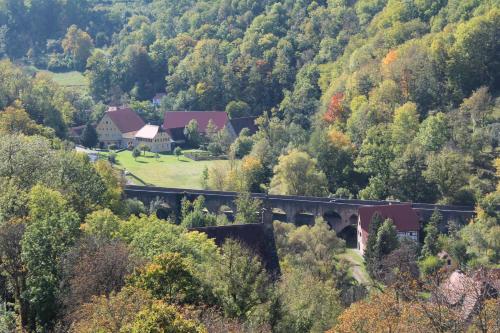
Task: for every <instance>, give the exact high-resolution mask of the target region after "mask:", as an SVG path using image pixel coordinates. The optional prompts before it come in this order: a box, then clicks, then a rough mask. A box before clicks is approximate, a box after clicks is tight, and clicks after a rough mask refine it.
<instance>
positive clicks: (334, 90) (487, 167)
mask: <svg viewBox="0 0 500 333" xmlns="http://www.w3.org/2000/svg"><path fill="white" fill-rule="evenodd" d="M0 8H2V10H1V11H0V24H1V25H2V27H3V28H2V41H3V43H2V45H3V47H2V51H3V54H4V55H5V56H8V57H10V58H11V59H12V60H14V61H16V62H19V61H22V62H24V63H29V64H33V65H36V66H39V67H41V68H45V67H47V68H49V69H53V70H61V69H80V70H85V71H86V75H87V77H88V78H89V81H90V95H91V97H92V99H93V100H92V101H89V100H88V98H87V97H85V95H83V96H82V95H81V93H80V92H79V93H78V94H77V93H73V96H70V98H69V101H64V102H65V103H66V104H65V105H64V106H63V107H61V106H59V105H53V106H52V108H51V109H53V110H54V111H55V112H54V114H52V115H50V118H52V119H51V120H47V119H46V118H48V117H42V116H40V114H43V112H41V111H40V110H39V109H42V108H43V107H42V106H36V107H35V108H34V109H37V110H32V108H31V107H30V105H29V103H27V102H25V101H24V100H23V98H24V95H26V93H24V94H20V93H19V91H20V90H21V88H20V87H19V85H21V84H19V83H18V82H17V80H16V79H12V80H9V81H14V82H12V84H11V85H10V87H9V88H10V90H9V89H8V88H7V86H5V85H4V87H3V90H7V91H4V93H3V94H2V95H3V96H4V99H5V100H6V101H5V102H4V103H3V105H4V106H7V105H9V104H11V103H12V102H13V101H14V100H15V99H20V100H21V101H23V103H22V104H23V106H24V108H25V109H27V111H28V112H29V113H30V115H31V117H32V118H33V119H34V120H35V121H37V122H39V123H40V122H43V123H45V124H46V125H48V126H50V127H53V128H54V129H55V130H56V133H57V134H58V135H59V136H64V125H73V124H81V123H82V122H84V121H86V120H88V118H89V114H88V113H85V110H87V109H92V108H93V107H92V105H89V103H92V104H94V103H96V104H97V103H119V102H123V103H129V104H131V105H133V106H135V108H136V109H140V111H141V112H143V113H144V114H145V116H146V118H148V119H150V120H158V119H161V117H162V116H161V112H160V113H158V111H156V113H155V111H154V110H149V108H148V106H147V105H145V104H144V103H141V101H144V100H147V99H150V98H151V97H152V96H153V95H155V94H156V93H158V92H166V93H167V96H166V98H164V99H163V102H162V108H161V110H226V111H227V112H228V113H229V114H230V115H231V116H233V117H238V116H244V115H253V116H264V117H263V118H262V119H261V120H260V124H261V131H260V132H259V133H258V134H257V135H256V136H255V137H254V138H253V140H252V144H253V150H252V153H251V155H252V156H254V157H256V158H257V159H258V160H259V162H260V163H261V164H262V165H263V167H264V170H263V172H264V173H265V176H263V178H262V179H260V180H258V181H259V183H260V182H261V183H263V184H264V185H265V184H269V182H270V180H271V178H272V176H273V172H272V171H273V168H274V167H275V166H276V164H277V163H278V157H279V156H280V155H282V154H287V153H288V152H290V151H291V150H293V149H297V150H300V151H304V152H306V153H307V154H308V156H306V158H309V156H310V157H314V158H315V159H316V162H313V163H312V164H311V167H313V168H317V169H318V170H316V171H318V172H320V173H324V175H325V176H326V180H327V183H326V184H325V183H324V180H323V178H324V177H323V176H322V175H318V177H316V178H318V181H319V182H320V184H319V186H318V188H319V190H318V191H317V192H318V193H319V194H321V193H326V191H324V190H321V188H325V189H326V190H328V192H330V193H334V194H335V193H337V194H339V195H344V196H346V195H347V196H359V197H362V198H379V199H380V198H395V199H400V200H413V201H424V202H436V201H439V202H447V203H456V204H473V203H476V202H478V200H479V198H480V197H481V196H483V195H484V194H485V193H488V192H491V191H492V190H493V184H494V172H493V171H494V169H493V166H492V161H493V159H494V157H495V156H496V155H495V154H496V153H498V151H497V149H498V148H497V146H498V141H499V127H498V126H499V125H498V118H499V111H498V106H497V105H496V98H495V97H496V95H497V90H498V87H499V82H498V80H499V78H498V75H499V74H498V73H499V69H500V68H499V67H500V60H499V46H498V31H499V20H500V19H499V17H500V13H499V9H498V4H497V3H496V2H495V1H466V2H464V1H403V2H401V1H388V2H387V1H351V2H349V1H325V2H323V1H318V2H312V3H309V2H305V1H194V0H193V1H167V0H157V1H148V2H144V3H143V2H141V1H131V2H128V3H122V2H117V3H99V2H93V1H56V0H47V1H45V0H43V1H41V0H38V1H30V2H23V1H14V0H4V1H2V6H1V7H0ZM49 12H51V13H55V16H54V15H52V14H50V13H49ZM4 66H8V65H7V64H4ZM12 70H13V69H12ZM20 75H21V74H19V73H18V74H17V75H16V76H15V77H19V76H20ZM39 80H40V79H35V84H36V82H38V81H39ZM12 85H14V87H12ZM16 85H17V86H16ZM16 90H17V91H16ZM68 94H69V93H68V92H64V93H60V95H66V96H65V97H66V99H68V98H67V95H68ZM75 94H76V96H74V95H75ZM60 99H61V98H60ZM60 99H59V100H60ZM102 111H103V107H102V106H101V107H97V108H96V107H94V117H93V118H91V119H94V120H95V119H98V118H99V115H100V114H102ZM56 118H62V120H61V121H58V120H57V119H56ZM61 122H62V124H61ZM247 141H248V140H247ZM263 146H265V147H268V148H269V149H266V150H263V149H261V147H263ZM244 150H245V149H244ZM246 150H248V149H246ZM244 153H246V151H243V153H240V154H239V155H240V157H241V155H244ZM438 170H440V171H442V172H438ZM313 171H314V170H313ZM275 176H276V175H275ZM321 182H323V183H321ZM278 183H279V179H276V181H275V185H276V184H278ZM258 185H259V184H257V188H259V186H258ZM285 185H286V184H285ZM323 185H324V186H323ZM267 186H269V185H267ZM226 187H227V189H230V188H231V187H232V186H231V185H230V184H229V185H227V186H226ZM233 187H234V186H233ZM253 187H254V188H255V186H253ZM272 187H273V185H271V188H272ZM282 187H283V186H281V187H280V186H278V185H276V186H274V188H275V191H278V192H279V191H282V192H283V191H284V190H283V189H282ZM284 187H286V186H284ZM297 191H298V192H301V191H302V190H300V189H299V190H297ZM302 192H303V191H302ZM291 194H292V193H291ZM302 194H315V193H302Z"/></svg>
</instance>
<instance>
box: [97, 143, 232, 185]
mask: <svg viewBox="0 0 500 333" xmlns="http://www.w3.org/2000/svg"><path fill="white" fill-rule="evenodd" d="M102 155H103V157H106V155H107V154H106V153H102ZM154 156H155V154H153V153H149V152H147V153H146V156H144V155H141V156H140V157H138V158H137V159H136V160H134V158H133V157H132V152H130V151H128V150H126V151H122V152H120V153H118V154H117V165H116V166H117V167H118V168H120V169H125V170H127V171H129V172H131V173H132V174H133V175H135V176H137V177H138V178H140V179H141V180H142V181H144V182H145V183H147V184H151V185H155V186H162V187H176V188H191V189H201V183H200V181H201V176H202V173H203V170H204V169H205V167H208V168H210V167H211V166H212V165H214V164H217V163H224V164H227V163H229V162H228V161H224V160H219V161H193V160H191V159H189V158H186V157H184V156H181V157H180V158H179V159H177V157H176V156H174V155H171V154H160V158H158V159H157V158H155V157H154ZM129 180H131V181H132V182H133V183H135V184H138V185H142V184H141V183H140V182H139V181H137V179H134V178H133V177H129Z"/></svg>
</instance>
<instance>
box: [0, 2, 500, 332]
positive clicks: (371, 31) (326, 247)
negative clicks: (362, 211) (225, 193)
mask: <svg viewBox="0 0 500 333" xmlns="http://www.w3.org/2000/svg"><path fill="white" fill-rule="evenodd" d="M499 37H500V1H499V0H448V1H446V0H437V1H433V0H401V1H397V0H387V1H386V0H358V1H356V0H350V1H349V0H346V1H342V0H325V1H323V0H318V1H305V0H282V1H274V0H129V1H118V0H109V1H98V0H0V57H1V58H2V60H0V189H1V191H0V331H2V332H3V331H6V332H14V331H16V327H17V330H19V329H20V328H22V329H23V330H24V331H28V332H162V331H168V332H179V333H184V332H186V333H187V332H189V333H191V332H287V333H288V332H296V333H302V332H324V331H326V330H328V329H332V331H333V332H385V331H387V329H389V330H391V331H394V332H431V331H434V332H462V331H463V332H465V331H481V332H497V331H498V330H500V323H499V322H498V318H499V316H498V314H499V313H500V310H499V309H500V307H499V302H498V290H497V294H496V295H497V299H496V300H492V299H490V298H494V297H492V295H490V294H487V295H486V294H484V293H483V294H482V295H480V296H481V297H482V298H481V299H480V300H481V302H480V303H478V304H480V306H478V307H477V308H474V311H473V312H471V314H470V315H468V316H467V317H464V315H463V313H462V312H461V310H460V308H457V307H456V306H455V305H456V304H454V305H453V306H450V304H449V302H447V300H446V299H445V297H442V296H443V295H442V294H440V291H441V289H440V288H441V285H442V282H443V281H444V280H446V278H447V277H448V275H449V274H448V273H449V272H448V271H446V269H445V263H446V261H445V260H444V259H442V258H445V257H441V256H444V255H445V256H446V258H449V260H450V264H448V266H451V261H453V267H454V268H459V269H461V270H462V271H463V272H464V273H463V274H468V275H467V276H468V277H467V278H466V279H469V278H471V276H473V277H474V278H475V277H477V276H480V277H481V279H483V280H481V281H482V282H484V285H486V284H487V283H486V282H485V281H486V280H487V279H486V278H485V276H486V275H485V274H486V273H484V272H485V270H488V269H495V268H498V267H499V263H500V242H499V239H500V210H499V207H500V183H499V179H500V155H499V152H500V39H499ZM70 71H77V72H80V73H82V74H83V75H85V77H86V81H85V82H84V83H82V84H77V85H72V84H68V85H62V84H57V83H55V82H54V81H53V80H52V79H51V74H53V75H54V73H67V72H70ZM87 81H88V84H87ZM159 93H163V94H164V97H163V98H162V100H161V103H160V105H154V104H153V103H152V102H151V99H152V98H153V96H155V95H157V94H159ZM108 105H128V106H130V107H131V108H132V109H133V110H134V111H136V112H137V113H138V114H139V115H140V116H141V117H142V118H143V119H144V121H145V122H146V123H153V124H161V123H162V120H163V115H164V112H165V111H182V110H190V111H194V110H198V111H200V110H201V111H209V110H219V111H225V112H227V114H228V116H229V118H232V119H234V118H240V117H247V116H252V117H256V124H257V125H258V130H257V132H256V133H255V134H249V131H242V132H241V134H240V135H239V136H238V138H237V139H236V140H235V141H234V142H231V140H230V139H229V135H228V133H227V129H225V128H224V129H214V128H211V130H210V131H208V132H207V133H205V134H206V135H203V136H200V135H199V133H198V128H197V127H196V126H186V128H185V134H186V137H187V140H188V143H189V144H191V145H192V146H195V145H194V144H193V142H194V141H196V147H194V148H198V147H201V148H203V149H206V150H207V151H208V153H207V154H213V155H218V156H219V155H223V156H227V157H228V159H229V161H227V162H228V163H225V164H216V163H214V164H213V166H211V167H210V168H209V169H208V168H207V169H205V171H204V172H203V174H200V179H201V182H200V183H201V184H202V186H203V187H204V188H209V189H215V190H231V191H237V192H239V193H240V194H239V196H238V199H237V201H236V203H235V207H236V211H235V212H234V213H235V216H236V222H237V223H239V224H244V223H252V222H257V220H256V219H257V218H256V216H257V215H256V213H255V212H256V211H259V212H263V210H261V208H262V207H261V203H260V202H259V201H258V200H252V199H251V197H250V195H249V194H248V192H263V193H272V194H283V195H306V196H331V197H341V198H361V199H392V200H400V201H412V202H425V203H440V204H454V205H469V206H474V207H475V209H476V213H477V214H476V216H475V218H474V219H472V220H471V221H461V222H462V223H454V222H456V221H446V220H444V219H443V217H442V216H441V215H440V214H439V213H438V212H437V211H436V212H435V213H434V214H433V216H432V218H431V219H430V221H425V225H422V226H421V229H422V230H420V231H419V232H420V235H421V238H420V244H417V243H415V242H410V241H406V240H404V239H403V240H400V239H399V238H398V234H397V230H396V228H395V227H394V224H393V223H392V222H391V220H390V219H387V220H385V221H382V220H380V221H378V220H377V221H376V222H377V223H374V222H373V221H372V222H371V223H372V224H374V225H375V224H376V227H373V229H371V230H370V232H371V234H370V238H369V239H368V243H369V245H368V246H367V253H366V255H365V258H364V259H365V263H366V268H367V272H364V271H362V266H363V262H362V261H363V260H362V259H361V258H358V259H357V260H358V261H359V262H360V264H359V265H358V264H357V263H356V264H355V265H354V266H355V267H353V264H352V260H356V259H352V258H351V261H349V262H348V261H345V260H344V259H341V258H344V257H346V256H347V257H348V256H349V252H346V244H345V242H344V241H343V240H342V239H340V238H339V237H337V235H336V234H335V232H334V231H333V230H331V229H330V228H329V227H328V226H327V224H326V223H325V222H324V221H322V220H321V219H319V220H318V221H316V223H315V224H314V225H313V226H301V227H298V226H294V225H292V224H286V223H280V222H275V224H274V230H275V238H276V245H277V251H278V256H279V260H280V265H281V270H282V271H281V275H280V276H271V275H270V274H269V272H266V270H265V269H264V265H263V264H262V262H261V259H262V258H259V257H258V256H255V255H254V253H252V250H251V249H249V248H247V247H246V246H243V245H242V244H239V243H238V242H233V241H227V242H226V243H225V244H224V245H223V246H222V249H219V248H217V247H216V246H215V243H214V242H213V241H212V240H210V239H208V238H207V237H206V236H205V235H204V234H202V233H197V232H194V233H193V232H189V231H188V229H189V228H191V227H202V226H216V225H218V226H221V225H229V224H231V222H229V220H228V219H227V217H226V216H225V215H224V214H222V213H220V212H218V213H207V211H206V209H205V207H204V201H203V198H199V199H197V200H195V201H194V202H189V201H187V200H183V203H182V208H181V209H180V211H179V212H177V215H178V216H177V215H176V216H173V215H172V216H170V217H169V220H168V221H165V220H161V219H159V218H158V217H157V210H158V209H159V207H161V204H162V203H161V202H153V203H152V204H151V206H150V207H145V206H144V205H143V204H142V203H141V202H139V201H137V200H130V199H124V195H123V186H124V183H125V179H124V178H123V175H121V174H119V173H118V172H117V169H116V168H114V167H113V166H112V163H116V154H115V153H113V152H109V154H108V155H107V156H108V158H109V161H110V162H111V163H108V161H105V160H100V161H97V163H91V162H90V161H89V159H88V158H87V157H86V156H84V155H81V154H79V153H75V152H74V143H73V142H70V135H69V133H70V131H69V129H70V128H71V127H73V126H82V125H86V126H85V131H89V132H90V131H91V130H92V129H93V125H95V124H96V122H97V121H99V120H100V119H101V118H102V115H103V114H104V112H105V111H106V110H107V106H108ZM190 124H191V123H190ZM207 127H208V126H207ZM89 128H90V130H89ZM212 130H213V131H212ZM86 134H88V133H86ZM191 134H192V136H191ZM94 136H96V134H95V130H94ZM195 139H196V140H195ZM96 140H97V138H94V141H96ZM191 141H193V142H191ZM89 146H95V143H94V144H92V145H89ZM189 148H192V147H189ZM179 149H180V148H179ZM177 152H178V154H177V153H176V155H177V156H176V159H177V161H179V155H181V154H182V152H181V150H178V151H177ZM125 153H126V154H128V155H127V156H129V157H130V158H129V159H130V161H129V162H130V163H139V162H140V161H139V162H138V161H137V160H136V159H137V157H138V156H139V155H141V151H140V150H139V149H137V150H136V151H134V153H135V154H136V155H130V154H132V152H128V151H126V152H125ZM143 154H144V158H146V157H145V156H146V151H145V150H144V152H143ZM132 156H133V157H132ZM159 160H160V156H159V155H157V159H156V161H155V163H156V162H157V165H159V163H160V162H159ZM144 164H145V163H144ZM179 164H182V162H181V161H179ZM180 168H181V169H182V167H180ZM162 176H164V177H173V176H172V175H170V174H165V175H162ZM443 231H446V234H445V233H442V232H443ZM353 251H354V250H353ZM443 253H444V254H443ZM358 257H359V254H358ZM355 258H357V257H355ZM476 269H479V272H480V273H477V272H478V271H476ZM363 272H364V273H365V274H369V277H368V275H367V277H365V279H366V280H369V283H361V282H360V281H364V280H363V278H360V274H362V273H363ZM443 272H444V273H443ZM483 273H484V274H483ZM447 274H448V275H447ZM474 274H476V275H474ZM478 274H479V275H478ZM480 274H483V275H480ZM365 282H366V281H365ZM488 283H489V282H488ZM482 286H483V285H482ZM481 288H482V287H481ZM474 291H477V290H474ZM483 291H484V290H483V289H481V292H483ZM367 293H369V294H370V295H369V296H368V297H367V298H365V296H366V294H367ZM490 296H491V297H490ZM440 297H441V298H440ZM443 299H445V300H443ZM457 309H458V310H457ZM360 318H362V319H363V320H360ZM388 327H389V328H388Z"/></svg>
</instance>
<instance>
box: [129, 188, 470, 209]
mask: <svg viewBox="0 0 500 333" xmlns="http://www.w3.org/2000/svg"><path fill="white" fill-rule="evenodd" d="M125 192H126V193H134V192H137V193H150V194H158V195H160V194H186V195H195V196H198V195H203V196H218V197H221V198H223V197H225V198H234V197H236V196H237V195H238V193H237V192H226V191H211V190H193V189H180V188H167V187H153V186H137V185H127V186H126V187H125ZM252 197H254V198H260V199H265V200H270V201H291V202H296V203H299V202H302V203H311V204H314V203H316V204H318V203H319V204H328V203H332V204H336V205H346V206H348V205H353V206H379V205H390V204H400V203H405V202H400V201H388V200H360V199H340V198H328V197H307V196H287V195H266V194H264V193H252ZM411 205H412V207H413V208H415V209H417V210H422V211H433V210H434V209H438V210H439V211H442V212H461V213H470V214H474V213H475V209H474V207H472V206H452V205H435V204H428V203H413V202H411Z"/></svg>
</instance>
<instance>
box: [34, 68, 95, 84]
mask: <svg viewBox="0 0 500 333" xmlns="http://www.w3.org/2000/svg"><path fill="white" fill-rule="evenodd" d="M26 68H27V69H28V71H30V72H36V73H44V74H48V75H49V76H50V77H51V78H52V80H54V82H56V83H57V84H59V85H60V86H63V87H74V88H84V89H86V88H87V87H88V84H89V83H88V81H87V78H86V77H85V76H84V75H83V74H82V73H80V72H77V71H71V72H65V73H55V72H51V71H47V70H42V69H38V68H36V67H34V66H29V67H26Z"/></svg>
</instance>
